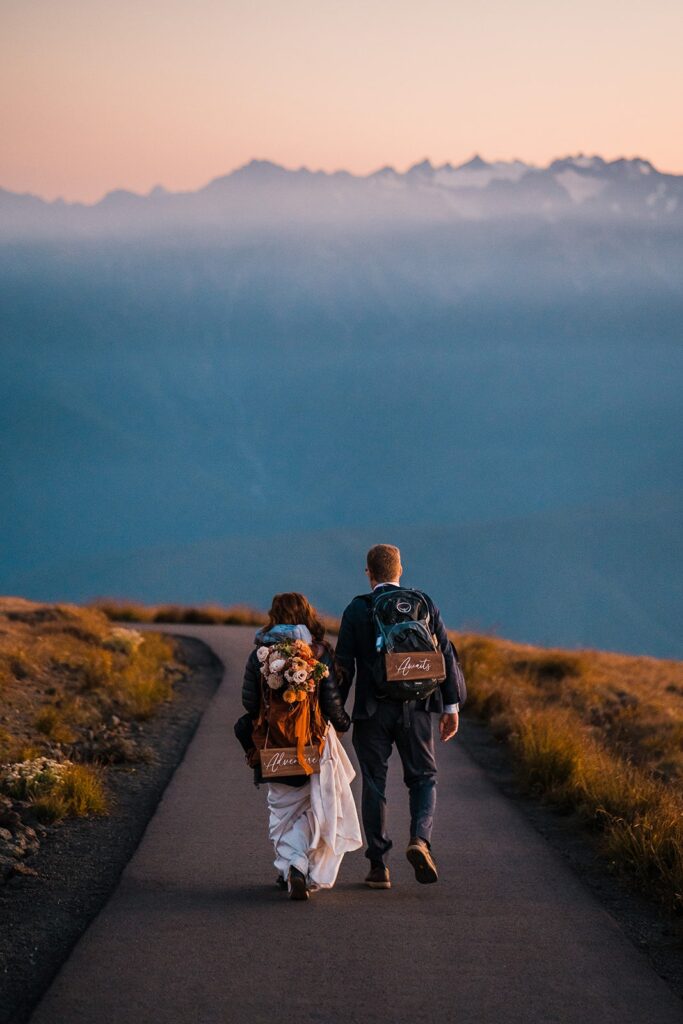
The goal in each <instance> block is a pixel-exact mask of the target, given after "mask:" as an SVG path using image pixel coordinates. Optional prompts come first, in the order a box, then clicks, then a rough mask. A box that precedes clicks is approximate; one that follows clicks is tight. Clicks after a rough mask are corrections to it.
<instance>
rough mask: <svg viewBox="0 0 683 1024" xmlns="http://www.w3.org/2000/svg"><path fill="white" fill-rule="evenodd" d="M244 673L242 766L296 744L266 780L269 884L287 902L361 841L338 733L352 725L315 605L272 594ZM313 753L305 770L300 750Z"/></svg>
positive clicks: (323, 877)
mask: <svg viewBox="0 0 683 1024" xmlns="http://www.w3.org/2000/svg"><path fill="white" fill-rule="evenodd" d="M254 642H255V647H254V650H253V651H252V652H251V654H250V655H249V659H248V661H247V664H246V668H245V672H244V682H243V686H242V703H243V704H244V707H245V709H246V711H247V713H248V714H249V715H250V716H251V719H252V723H253V730H252V740H253V744H254V749H253V750H252V753H251V755H250V763H251V764H252V765H253V766H258V764H259V761H260V751H261V750H264V749H266V748H268V747H270V748H273V749H278V748H290V749H292V750H296V756H295V757H294V755H292V757H293V761H292V763H293V764H296V766H297V771H298V773H297V774H292V775H284V776H282V775H278V776H277V778H276V779H265V780H264V781H266V782H267V794H268V795H267V801H268V811H269V818H270V821H269V834H270V838H271V840H272V842H273V847H274V850H275V868H276V870H277V871H278V878H277V884H278V885H279V886H280V888H282V889H285V888H286V889H288V891H289V895H290V898H291V899H293V900H306V899H308V897H309V893H310V892H312V891H314V890H315V889H329V888H331V887H332V886H333V885H334V883H335V880H336V877H337V873H338V871H339V866H340V864H341V861H342V858H343V856H344V854H345V853H347V852H349V851H351V850H356V849H358V848H359V847H360V846H361V845H362V839H361V833H360V825H359V822H358V815H357V813H356V807H355V804H354V801H353V797H352V794H351V789H350V781H351V779H352V778H353V777H354V775H355V772H354V770H353V767H352V766H351V762H350V761H349V759H348V757H347V755H346V752H345V751H344V748H343V747H342V745H341V743H340V742H339V740H338V739H337V736H336V733H338V732H340V733H343V732H346V731H347V729H348V728H349V726H350V724H351V721H350V719H349V716H348V715H347V713H346V711H345V710H344V704H343V701H342V697H341V694H340V691H339V687H338V685H337V679H336V674H335V666H334V654H333V651H332V648H331V646H330V644H329V643H328V642H327V641H326V640H325V627H324V626H323V624H322V622H321V621H320V619H319V618H318V616H317V615H316V612H315V610H314V609H313V607H312V606H311V604H310V603H309V602H308V600H307V599H306V598H305V597H304V596H303V594H298V593H288V594H276V595H275V597H274V598H273V602H272V605H271V608H270V611H269V613H268V623H267V625H266V626H265V628H264V629H261V630H259V632H258V633H257V634H256V637H255V640H254ZM307 746H308V747H310V746H312V747H314V748H315V750H316V752H317V751H319V752H320V761H319V770H315V769H312V768H311V763H310V762H309V760H308V758H307V757H306V756H305V753H304V748H305V747H307Z"/></svg>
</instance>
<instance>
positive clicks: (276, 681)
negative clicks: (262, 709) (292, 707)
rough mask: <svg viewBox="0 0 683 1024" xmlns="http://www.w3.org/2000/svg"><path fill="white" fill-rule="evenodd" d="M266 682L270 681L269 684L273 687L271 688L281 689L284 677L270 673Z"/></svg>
mask: <svg viewBox="0 0 683 1024" xmlns="http://www.w3.org/2000/svg"><path fill="white" fill-rule="evenodd" d="M266 682H267V683H268V686H269V687H270V688H271V690H279V688H280V687H281V686H282V677H281V676H274V675H270V676H268V678H267V679H266Z"/></svg>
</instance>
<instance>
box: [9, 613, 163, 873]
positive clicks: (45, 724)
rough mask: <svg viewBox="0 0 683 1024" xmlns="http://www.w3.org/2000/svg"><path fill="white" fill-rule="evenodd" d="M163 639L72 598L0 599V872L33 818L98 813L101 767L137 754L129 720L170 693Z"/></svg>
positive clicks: (142, 752) (14, 860) (140, 752)
mask: <svg viewBox="0 0 683 1024" xmlns="http://www.w3.org/2000/svg"><path fill="white" fill-rule="evenodd" d="M181 671H182V669H181V667H180V665H178V664H177V663H176V661H175V658H174V644H173V642H172V641H170V640H168V639H166V638H164V637H161V636H159V635H157V634H152V633H146V634H145V635H144V636H143V635H142V634H141V633H138V632H136V631H135V630H130V629H126V628H122V627H120V626H116V625H113V624H112V623H111V621H109V620H108V619H107V618H106V617H105V616H104V615H103V614H102V613H101V612H98V611H96V610H94V609H83V608H77V607H75V606H72V605H49V604H36V603H33V602H30V601H24V600H22V599H20V598H0V879H2V878H4V877H9V876H10V875H11V874H12V873H15V871H16V869H17V865H18V864H20V862H21V861H22V859H23V857H24V856H27V855H28V854H29V853H31V852H34V850H35V848H36V845H37V839H36V833H35V830H34V829H33V826H36V825H37V824H38V823H49V822H53V821H55V820H58V819H60V818H64V817H71V816H81V815H87V814H104V813H106V811H107V807H108V797H107V785H106V766H107V765H110V764H120V763H124V762H135V761H140V760H144V759H146V758H147V757H148V756H149V752H148V751H147V750H146V749H145V748H144V747H143V746H142V745H141V744H140V743H139V742H138V739H137V738H136V722H137V721H139V720H140V719H143V718H146V717H148V716H150V715H151V714H153V712H154V711H155V709H156V708H157V706H159V704H160V703H161V702H163V701H166V700H168V699H169V698H170V697H171V696H172V690H173V680H174V677H176V676H177V674H178V673H179V672H181Z"/></svg>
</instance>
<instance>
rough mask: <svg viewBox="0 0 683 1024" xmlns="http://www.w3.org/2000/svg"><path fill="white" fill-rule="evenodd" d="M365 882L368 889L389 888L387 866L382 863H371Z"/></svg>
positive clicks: (389, 880)
mask: <svg viewBox="0 0 683 1024" xmlns="http://www.w3.org/2000/svg"><path fill="white" fill-rule="evenodd" d="M365 884H366V885H367V887H368V888H369V889H391V879H390V878H389V868H387V867H385V866H384V864H373V865H372V867H371V868H370V872H369V874H368V876H367V878H366V879H365Z"/></svg>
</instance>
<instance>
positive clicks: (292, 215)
mask: <svg viewBox="0 0 683 1024" xmlns="http://www.w3.org/2000/svg"><path fill="white" fill-rule="evenodd" d="M530 216H531V217H539V218H543V219H546V220H551V221H552V220H557V219H566V218H570V219H585V218H592V219H603V220H605V221H607V222H608V223H609V222H619V221H624V220H634V219H635V220H642V221H645V222H658V223H663V224H664V223H679V224H680V223H681V221H682V219H683V175H674V174H664V173H661V172H660V171H658V170H657V169H656V168H655V167H654V166H653V165H652V164H651V163H650V162H649V161H648V160H644V159H640V158H636V159H630V160H627V159H617V160H612V161H606V160H604V159H603V158H602V157H600V156H584V155H583V154H579V155H577V156H569V157H565V158H563V159H558V160H553V161H552V162H551V163H550V164H549V165H548V166H547V167H543V168H542V167H535V166H532V165H530V164H527V163H524V162H523V161H521V160H513V161H510V162H506V161H496V162H492V163H489V162H487V161H485V160H482V159H481V157H479V156H475V157H474V158H473V159H471V160H469V161H467V162H466V163H463V164H461V165H459V166H453V165H452V164H450V163H445V164H442V165H441V166H438V167H435V166H433V165H432V164H431V163H430V161H429V160H424V161H422V162H421V163H416V164H415V165H414V166H412V167H411V168H410V169H409V170H407V171H406V172H405V173H400V172H398V171H396V170H394V168H392V167H383V168H382V169H380V170H378V171H375V172H374V173H372V174H368V175H366V176H357V175H353V174H350V173H349V172H348V171H337V172H334V173H326V172H324V171H309V170H307V169H306V168H303V167H302V168H300V169H298V170H288V169H286V168H284V167H281V166H279V165H278V164H275V163H271V162H269V161H266V160H252V161H251V162H250V163H248V164H246V165H245V166H243V167H240V168H238V169H237V170H235V171H233V172H232V173H230V174H226V175H223V176H221V177H218V178H214V179H213V180H212V181H210V182H209V184H207V185H206V186H204V187H203V188H200V189H198V190H196V191H186V192H169V191H166V189H164V188H163V187H161V186H156V187H155V188H153V189H152V190H151V191H150V192H149V194H148V195H139V194H137V193H134V192H129V191H126V190H124V189H117V190H115V191H112V192H109V193H107V194H106V195H105V196H104V197H103V198H102V199H101V200H100V201H99V202H97V203H94V204H91V205H86V204H84V203H79V202H74V203H67V202H65V201H64V200H62V199H57V200H54V201H53V202H46V201H45V200H43V199H41V198H39V197H37V196H33V195H30V194H17V193H13V192H9V191H7V190H5V189H0V237H11V236H13V235H17V234H18V235H23V234H29V235H40V234H47V235H50V234H54V233H61V232H65V231H67V232H76V233H82V234H85V235H88V234H91V233H93V232H105V233H106V232H121V231H124V232H133V233H136V234H139V233H148V232H150V231H168V230H170V229H173V228H177V227H179V226H182V225H185V226H197V227H202V228H205V229H206V228H209V227H216V226H222V225H230V226H231V227H233V228H240V227H245V226H254V225H257V224H267V225H269V226H271V227H273V226H276V225H278V224H280V225H287V224H291V223H293V222H306V223H333V224H335V225H343V224H349V225H353V224H355V223H357V222H358V221H362V222H363V223H364V224H366V225H371V224H376V225H382V224H386V223H387V222H392V223H396V222H405V223H408V224H410V223H416V222H425V223H439V222H442V223H449V222H457V221H459V220H474V221H478V220H487V219H495V218H518V217H530Z"/></svg>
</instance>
